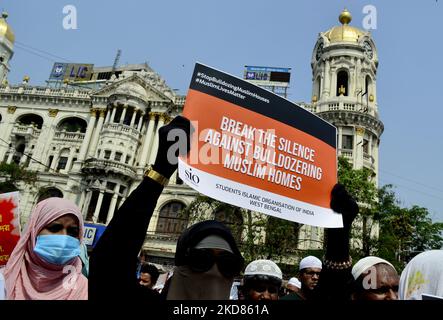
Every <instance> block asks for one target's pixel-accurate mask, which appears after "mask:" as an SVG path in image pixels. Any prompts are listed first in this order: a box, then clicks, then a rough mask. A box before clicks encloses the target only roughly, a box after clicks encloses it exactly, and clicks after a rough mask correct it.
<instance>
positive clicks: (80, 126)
mask: <svg viewBox="0 0 443 320" xmlns="http://www.w3.org/2000/svg"><path fill="white" fill-rule="evenodd" d="M86 127H87V124H86V121H85V120H83V119H80V118H77V117H70V118H66V119H63V120H62V121H60V123H59V124H58V126H57V129H58V130H65V131H68V132H78V131H80V132H81V133H85V132H86Z"/></svg>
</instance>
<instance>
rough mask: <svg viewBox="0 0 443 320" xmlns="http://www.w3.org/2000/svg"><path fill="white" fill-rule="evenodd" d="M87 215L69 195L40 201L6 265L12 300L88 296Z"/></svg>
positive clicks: (7, 287)
mask: <svg viewBox="0 0 443 320" xmlns="http://www.w3.org/2000/svg"><path fill="white" fill-rule="evenodd" d="M82 237H83V218H82V215H81V213H80V210H79V209H78V208H77V206H76V205H75V204H74V203H73V202H71V201H69V200H66V199H62V198H48V199H45V200H43V201H41V202H39V203H38V204H37V206H36V207H35V208H34V210H33V211H32V214H31V216H30V218H29V221H28V224H27V228H26V231H25V232H24V233H23V234H22V236H21V237H20V240H19V242H18V243H17V245H16V247H15V248H14V251H13V252H12V254H11V256H10V258H9V261H8V263H7V264H6V267H5V269H4V272H3V275H4V278H5V289H6V299H8V300H86V299H88V282H87V279H86V278H85V277H84V276H83V275H82V273H81V271H82V262H81V261H80V258H79V255H80V244H81V241H82Z"/></svg>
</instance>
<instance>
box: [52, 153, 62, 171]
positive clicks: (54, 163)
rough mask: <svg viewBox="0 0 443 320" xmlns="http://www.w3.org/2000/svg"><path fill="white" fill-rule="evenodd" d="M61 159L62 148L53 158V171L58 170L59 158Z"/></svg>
mask: <svg viewBox="0 0 443 320" xmlns="http://www.w3.org/2000/svg"><path fill="white" fill-rule="evenodd" d="M59 159H60V150H59V151H57V154H55V155H54V158H53V159H52V163H51V170H52V171H56V170H57V164H58V160H59Z"/></svg>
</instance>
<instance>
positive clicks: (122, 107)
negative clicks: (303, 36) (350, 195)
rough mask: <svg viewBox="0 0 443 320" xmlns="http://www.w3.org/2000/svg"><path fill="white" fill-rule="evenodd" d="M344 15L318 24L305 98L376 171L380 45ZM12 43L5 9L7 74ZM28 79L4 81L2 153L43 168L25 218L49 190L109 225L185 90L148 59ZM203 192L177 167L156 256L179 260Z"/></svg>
mask: <svg viewBox="0 0 443 320" xmlns="http://www.w3.org/2000/svg"><path fill="white" fill-rule="evenodd" d="M339 20H340V22H341V25H340V26H335V27H333V28H331V29H330V30H328V31H326V32H321V33H320V34H319V37H318V40H317V43H316V45H315V47H314V51H313V55H312V60H311V65H312V75H313V90H312V101H311V103H300V104H301V105H302V106H304V107H305V108H307V109H308V110H311V111H312V112H314V113H317V114H318V115H319V116H320V117H322V118H323V119H325V120H327V121H329V122H331V123H332V124H334V125H335V126H336V127H337V128H338V137H337V139H338V150H339V154H341V155H343V156H345V157H348V158H349V159H350V160H351V161H352V163H353V164H354V167H355V168H361V167H363V166H364V167H368V168H370V169H371V170H373V171H374V172H375V173H376V174H377V172H378V146H379V143H380V136H381V134H382V132H383V124H382V122H381V121H380V120H379V117H378V106H377V94H376V73H377V66H378V58H377V51H376V49H375V44H374V41H373V39H372V37H371V35H370V33H368V32H364V31H362V30H360V29H357V28H354V27H351V26H350V25H349V22H350V21H351V17H350V14H349V12H347V11H344V12H342V14H341V15H340V18H339ZM13 43H14V35H13V31H12V29H11V27H10V26H9V25H8V24H7V22H6V16H5V15H3V18H1V19H0V58H1V57H2V60H1V61H0V80H2V79H3V80H4V79H5V78H6V75H7V72H8V70H9V66H8V62H9V60H10V58H11V57H12V54H13ZM28 80H29V79H28V78H25V79H24V81H23V83H22V84H20V85H14V86H13V85H9V84H7V83H4V85H3V86H1V87H0V133H1V138H2V140H1V141H0V161H5V162H7V163H12V162H15V163H17V164H21V165H24V166H25V167H26V168H28V169H29V170H34V171H37V172H38V181H37V183H36V184H35V185H33V186H24V187H23V192H22V193H21V212H22V214H23V216H22V224H24V222H25V221H26V220H27V217H28V216H29V214H30V212H31V210H32V208H33V207H34V206H35V204H36V203H37V202H38V201H39V200H40V199H42V198H46V197H48V196H59V197H65V198H68V199H71V200H73V201H74V202H75V203H76V204H77V205H78V206H79V208H80V209H81V211H82V213H83V216H84V218H85V221H86V222H89V223H91V224H95V225H103V226H105V225H107V224H108V223H109V221H110V220H111V219H112V217H113V215H114V213H115V212H116V210H117V209H118V207H119V206H120V205H121V204H122V203H123V202H124V201H125V199H126V198H127V197H128V195H129V194H130V193H131V191H132V190H134V188H135V187H136V186H137V185H138V184H139V183H140V181H141V180H142V178H143V173H144V170H145V169H146V167H147V166H148V165H149V164H152V163H153V162H154V160H155V159H154V157H155V155H156V152H157V148H158V137H157V132H158V129H159V128H160V127H161V126H163V125H164V124H166V123H167V122H168V121H169V120H170V119H171V118H172V117H174V116H175V115H178V114H180V113H181V111H182V109H183V105H184V101H185V97H183V96H180V95H177V94H176V93H175V92H174V90H172V89H171V88H169V87H168V86H167V85H166V83H165V81H164V80H163V79H162V78H161V77H160V76H159V75H158V74H157V73H156V72H155V71H154V70H152V69H151V68H150V67H149V66H148V65H147V64H139V65H127V66H121V67H118V68H115V67H102V68H94V70H93V71H92V74H91V76H90V77H89V78H88V79H86V80H85V79H82V81H71V82H66V81H65V82H58V83H57V85H53V86H46V87H38V86H31V85H29V83H28ZM195 196H196V192H195V191H193V190H192V189H191V188H189V187H187V186H186V185H183V183H182V181H181V180H180V179H179V178H178V177H177V176H176V174H175V175H174V176H173V177H172V178H171V182H170V184H169V185H168V186H167V187H166V188H165V190H164V192H163V193H162V195H161V197H160V199H159V201H158V203H157V207H156V208H155V211H154V214H153V217H152V219H151V221H150V224H149V228H148V232H147V237H146V242H145V244H144V247H143V250H144V251H145V252H146V254H147V255H148V256H149V258H150V259H151V261H152V262H157V263H159V264H168V265H172V264H173V256H174V252H175V244H176V240H177V238H178V236H179V234H180V233H181V231H182V230H183V229H184V228H186V227H187V226H188V225H189V224H190V223H192V220H193V218H192V217H184V216H183V215H182V214H181V213H180V211H181V210H182V209H183V208H184V207H186V206H187V205H189V204H190V203H191V202H192V200H193V199H194V198H195ZM211 217H212V218H214V217H213V216H211ZM219 218H220V219H221V220H224V219H225V218H226V217H225V218H223V217H219ZM225 220H226V219H225ZM127 232H128V233H130V232H131V230H128V231H127ZM299 238H300V241H299V245H298V246H299V249H319V248H322V246H323V231H322V229H320V228H316V227H310V226H303V227H302V229H301V232H300V235H299Z"/></svg>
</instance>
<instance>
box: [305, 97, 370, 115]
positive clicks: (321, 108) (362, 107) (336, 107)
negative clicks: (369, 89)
mask: <svg viewBox="0 0 443 320" xmlns="http://www.w3.org/2000/svg"><path fill="white" fill-rule="evenodd" d="M309 110H311V111H314V110H315V111H314V112H326V111H354V112H361V113H366V114H369V115H371V116H373V117H375V118H378V111H377V110H376V108H375V106H374V105H373V103H370V104H369V105H367V104H366V103H360V102H355V98H349V97H337V99H328V101H327V102H318V103H317V104H315V105H313V106H310V107H309Z"/></svg>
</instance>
